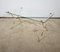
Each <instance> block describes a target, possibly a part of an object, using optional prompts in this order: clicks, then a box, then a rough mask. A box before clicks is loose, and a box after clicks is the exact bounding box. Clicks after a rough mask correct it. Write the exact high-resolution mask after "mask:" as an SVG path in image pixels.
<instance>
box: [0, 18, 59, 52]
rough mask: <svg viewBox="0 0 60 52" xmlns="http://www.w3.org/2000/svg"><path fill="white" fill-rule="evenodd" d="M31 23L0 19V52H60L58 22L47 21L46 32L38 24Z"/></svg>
mask: <svg viewBox="0 0 60 52" xmlns="http://www.w3.org/2000/svg"><path fill="white" fill-rule="evenodd" d="M33 23H34V22H33ZM33 23H32V22H31V20H30V21H28V22H27V21H24V20H22V21H21V23H20V21H18V20H16V19H0V52H60V20H59V19H54V20H50V21H48V22H47V25H46V27H47V29H48V31H45V29H44V28H43V27H42V25H41V24H40V23H39V22H35V23H34V24H33ZM43 30H44V34H43V35H42V36H41V32H42V31H43ZM38 37H39V40H40V42H39V41H38Z"/></svg>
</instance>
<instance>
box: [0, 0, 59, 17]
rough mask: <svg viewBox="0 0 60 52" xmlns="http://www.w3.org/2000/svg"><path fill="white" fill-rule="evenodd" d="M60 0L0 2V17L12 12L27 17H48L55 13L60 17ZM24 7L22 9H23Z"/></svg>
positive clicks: (7, 0) (13, 0) (2, 0)
mask: <svg viewBox="0 0 60 52" xmlns="http://www.w3.org/2000/svg"><path fill="white" fill-rule="evenodd" d="M59 4H60V0H0V16H4V15H6V16H9V15H7V14H6V13H5V12H7V11H10V12H12V13H15V14H19V15H22V16H27V17H47V16H49V13H50V12H51V13H54V17H60V5H59ZM21 7H22V9H21Z"/></svg>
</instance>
